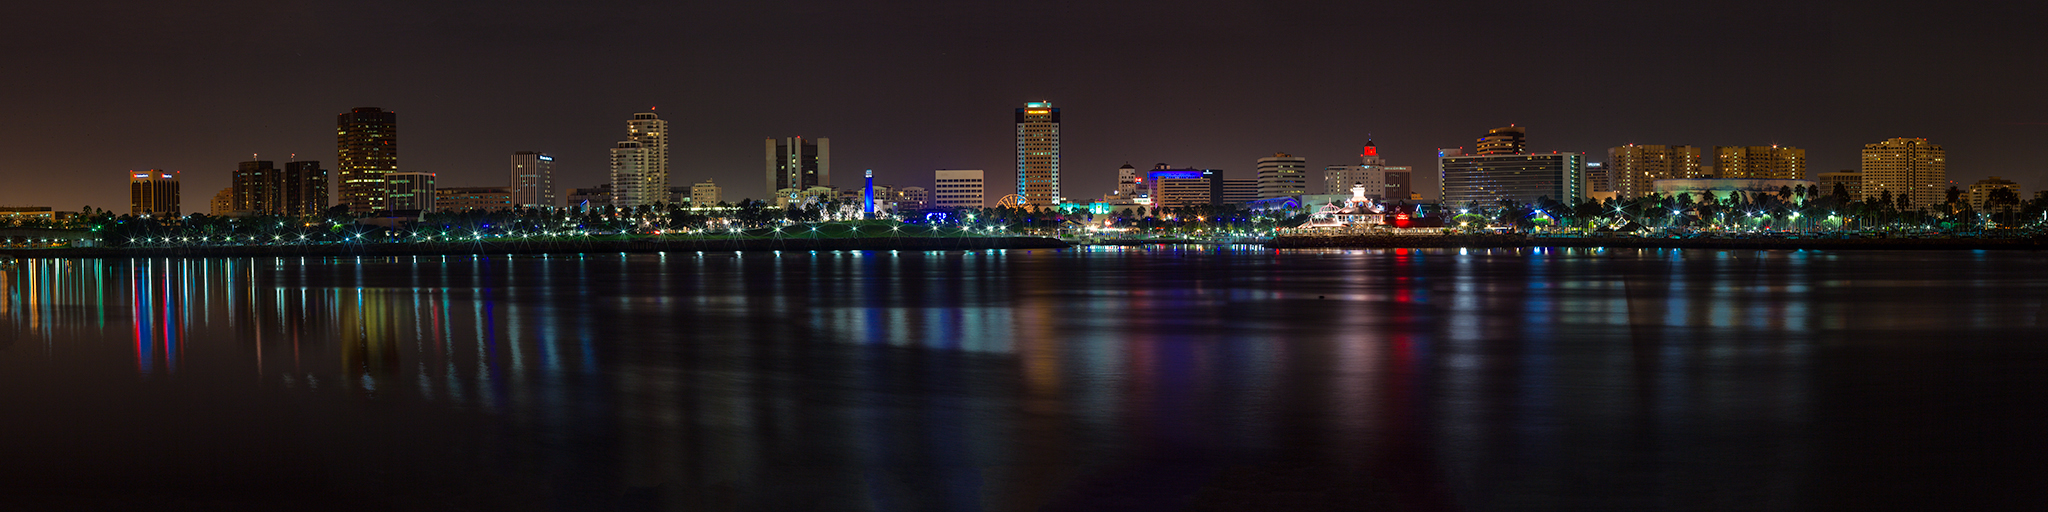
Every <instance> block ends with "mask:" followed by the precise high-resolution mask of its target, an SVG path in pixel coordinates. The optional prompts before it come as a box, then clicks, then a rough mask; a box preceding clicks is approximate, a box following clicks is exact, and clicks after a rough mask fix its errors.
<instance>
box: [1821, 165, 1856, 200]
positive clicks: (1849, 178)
mask: <svg viewBox="0 0 2048 512" xmlns="http://www.w3.org/2000/svg"><path fill="white" fill-rule="evenodd" d="M1814 181H1816V182H1818V186H1819V187H1820V192H1819V194H1818V195H1821V196H1828V195H1833V194H1834V193H1835V185H1841V186H1842V191H1843V192H1847V193H1848V194H1849V195H1848V198H1847V199H1846V200H1848V201H1855V200H1857V199H1861V198H1862V197H1863V173H1862V172H1861V171H1857V170H1855V169H1843V170H1839V171H1835V172H1824V173H1820V174H1819V175H1818V176H1816V177H1815V179H1814Z"/></svg>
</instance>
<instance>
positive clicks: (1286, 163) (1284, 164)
mask: <svg viewBox="0 0 2048 512" xmlns="http://www.w3.org/2000/svg"><path fill="white" fill-rule="evenodd" d="M1258 169H1259V177H1258V183H1259V195H1258V199H1272V198H1275V197H1300V196H1301V195H1302V194H1307V193H1308V159H1307V158H1302V157H1298V156H1294V155H1290V154H1286V153H1274V154H1273V156H1269V157H1265V158H1260V159H1259V162H1258Z"/></svg>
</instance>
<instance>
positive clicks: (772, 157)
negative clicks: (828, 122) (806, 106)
mask: <svg viewBox="0 0 2048 512" xmlns="http://www.w3.org/2000/svg"><path fill="white" fill-rule="evenodd" d="M767 140H768V143H767V145H766V146H765V148H766V149H767V155H766V156H767V160H768V161H767V173H768V174H767V176H768V183H767V185H768V195H769V196H771V197H772V196H774V195H775V192H776V191H778V190H782V189H796V190H807V189H810V188H811V187H830V186H832V139H829V138H823V137H821V138H817V139H805V138H803V137H790V138H787V139H781V140H776V139H767Z"/></svg>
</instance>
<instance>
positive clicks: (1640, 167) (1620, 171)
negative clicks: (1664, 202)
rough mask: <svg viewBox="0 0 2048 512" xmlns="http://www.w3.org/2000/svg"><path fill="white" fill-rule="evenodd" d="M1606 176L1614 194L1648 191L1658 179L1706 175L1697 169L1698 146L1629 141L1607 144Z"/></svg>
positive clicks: (1624, 195)
mask: <svg viewBox="0 0 2048 512" xmlns="http://www.w3.org/2000/svg"><path fill="white" fill-rule="evenodd" d="M1607 177H1608V180H1609V182H1610V183H1611V184H1612V185H1611V186H1612V187H1613V189H1614V194H1615V196H1616V197H1619V198H1625V199H1633V198H1638V197H1643V196H1647V195H1650V193H1651V192H1655V191H1656V190H1657V187H1656V185H1655V183H1654V182H1656V181H1657V180H1694V179H1702V178H1707V177H1709V176H1707V175H1706V173H1704V172H1702V171H1701V169H1700V148H1696V147H1692V146H1665V145H1656V144H1629V145H1627V146H1621V147H1615V148H1608V150H1607Z"/></svg>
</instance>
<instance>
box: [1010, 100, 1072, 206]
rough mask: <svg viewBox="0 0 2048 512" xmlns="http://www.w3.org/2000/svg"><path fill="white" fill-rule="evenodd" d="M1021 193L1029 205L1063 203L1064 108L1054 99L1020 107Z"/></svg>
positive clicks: (1026, 204) (1024, 202)
mask: <svg viewBox="0 0 2048 512" xmlns="http://www.w3.org/2000/svg"><path fill="white" fill-rule="evenodd" d="M1017 195H1019V196H1023V198H1024V200H1023V201H1022V202H1021V203H1020V204H1022V205H1023V206H1024V207H1025V208H1051V207H1055V206H1059V204H1060V199H1061V198H1060V109H1057V108H1053V106H1052V103H1050V102H1044V101H1034V102H1030V103H1025V104H1024V108H1020V109H1017Z"/></svg>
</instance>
